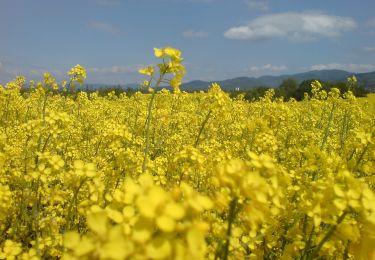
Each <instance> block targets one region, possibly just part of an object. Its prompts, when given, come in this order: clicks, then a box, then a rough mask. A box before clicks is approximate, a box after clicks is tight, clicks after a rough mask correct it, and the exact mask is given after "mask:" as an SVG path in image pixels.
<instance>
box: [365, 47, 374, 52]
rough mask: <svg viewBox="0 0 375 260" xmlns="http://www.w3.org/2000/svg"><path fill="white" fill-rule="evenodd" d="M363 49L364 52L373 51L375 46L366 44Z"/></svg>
mask: <svg viewBox="0 0 375 260" xmlns="http://www.w3.org/2000/svg"><path fill="white" fill-rule="evenodd" d="M363 50H364V51H365V52H375V47H370V46H367V47H364V48H363Z"/></svg>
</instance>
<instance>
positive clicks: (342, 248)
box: [0, 53, 375, 259]
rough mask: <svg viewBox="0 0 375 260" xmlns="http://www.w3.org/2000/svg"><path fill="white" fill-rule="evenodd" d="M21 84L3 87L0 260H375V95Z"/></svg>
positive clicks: (76, 74) (75, 75)
mask: <svg viewBox="0 0 375 260" xmlns="http://www.w3.org/2000/svg"><path fill="white" fill-rule="evenodd" d="M157 54H158V53H156V55H157ZM160 55H161V54H160ZM167 55H168V53H167ZM171 57H172V62H174V61H176V60H174V59H173V55H171ZM163 62H164V61H163ZM159 68H160V70H162V66H159ZM82 69H83V68H81V67H79V66H78V67H75V68H74V69H73V70H72V71H71V73H70V76H71V80H70V82H69V83H67V86H69V85H71V84H74V83H75V82H80V81H82V80H83V78H82V77H80V75H81V76H82V75H83V74H84V73H83V72H82ZM164 69H165V68H164ZM178 71H180V72H181V74H179V73H178ZM178 71H172V74H173V75H177V76H176V79H175V80H177V83H176V82H172V83H173V84H172V85H174V86H175V90H178V85H179V84H178V81H180V80H181V79H182V74H183V73H182V69H181V68H178ZM141 72H143V73H144V74H146V75H149V76H153V73H154V72H153V71H152V69H151V68H148V69H147V68H146V69H145V70H143V71H141ZM172 80H173V79H172ZM23 85H24V78H22V77H19V78H17V79H16V80H14V81H12V82H10V83H8V84H7V85H5V86H4V87H1V86H0V107H1V109H0V234H1V235H0V259H39V258H43V259H44V258H45V259H50V258H61V257H62V258H63V259H317V258H319V257H320V259H375V258H374V257H375V250H374V245H375V186H374V181H375V175H374V169H375V165H374V164H375V163H374V159H375V150H374V125H375V118H374V106H375V102H374V99H373V97H372V98H367V99H361V100H359V99H356V98H355V97H354V96H353V95H352V94H351V93H350V92H349V93H339V92H338V91H336V90H335V89H333V90H331V92H329V93H326V92H325V91H324V90H322V89H321V86H320V84H319V82H314V83H313V92H312V93H313V94H312V95H310V96H305V99H304V100H303V101H301V102H295V101H293V100H291V101H289V102H283V101H282V100H280V99H275V98H274V97H273V92H272V91H269V92H267V93H266V95H265V96H264V97H263V98H262V99H261V100H259V101H255V102H247V101H245V100H243V99H242V98H241V96H239V97H237V98H236V99H230V98H229V96H228V95H227V94H226V93H224V92H223V91H222V90H221V89H220V87H219V86H218V85H216V84H213V85H212V86H211V87H210V89H209V91H208V93H195V94H187V93H184V92H180V91H175V92H174V93H170V92H168V91H165V90H163V91H161V92H157V93H156V91H154V92H152V93H150V94H140V93H137V94H135V95H134V96H132V97H127V96H126V95H121V96H119V97H118V96H115V95H113V94H109V95H108V96H106V97H100V96H98V95H97V94H96V93H93V94H87V93H85V92H80V93H78V94H71V95H68V94H64V93H61V92H57V90H58V89H59V88H61V86H60V85H57V83H56V82H55V80H54V79H53V78H52V77H51V76H50V75H49V74H45V75H44V80H43V81H42V82H32V88H31V90H30V91H28V92H25V93H22V94H21V92H20V89H21V87H22V86H23ZM63 85H65V83H64V84H63ZM145 85H146V86H147V85H148V87H151V82H150V81H147V82H145ZM65 86H66V85H65ZM150 90H151V91H153V90H152V89H150ZM371 100H372V101H371Z"/></svg>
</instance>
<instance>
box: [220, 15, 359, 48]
mask: <svg viewBox="0 0 375 260" xmlns="http://www.w3.org/2000/svg"><path fill="white" fill-rule="evenodd" d="M356 26H357V24H356V22H355V21H354V20H353V18H350V17H342V16H333V15H326V14H322V13H310V12H308V13H293V12H288V13H279V14H271V15H263V16H260V17H258V18H255V19H254V20H252V21H250V22H248V23H247V24H245V25H241V26H236V27H232V28H230V29H229V30H227V31H226V32H225V33H224V36H225V37H226V38H228V39H236V40H237V39H238V40H264V39H272V38H286V39H289V40H292V41H311V40H315V39H317V38H321V37H337V36H340V35H341V34H342V33H343V32H345V31H350V30H353V29H354V28H356Z"/></svg>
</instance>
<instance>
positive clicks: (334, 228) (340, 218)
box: [307, 211, 348, 260]
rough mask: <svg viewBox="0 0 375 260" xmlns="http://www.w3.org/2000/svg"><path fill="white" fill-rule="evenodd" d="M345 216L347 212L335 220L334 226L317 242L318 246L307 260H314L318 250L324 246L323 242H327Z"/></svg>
mask: <svg viewBox="0 0 375 260" xmlns="http://www.w3.org/2000/svg"><path fill="white" fill-rule="evenodd" d="M346 214H348V212H347V211H344V212H343V213H342V214H341V215H340V217H339V218H338V219H337V223H336V225H332V226H331V227H330V228H329V230H328V232H327V234H326V235H325V236H324V237H323V238H322V240H321V241H320V242H319V244H318V245H317V246H316V248H315V249H314V251H313V252H312V253H311V255H310V256H309V258H307V259H308V260H312V259H314V258H315V257H316V256H317V254H318V253H319V251H320V249H321V248H322V247H323V245H324V244H325V242H327V241H328V239H329V238H330V237H331V235H332V234H333V232H335V230H336V227H337V226H338V225H339V224H340V223H341V222H342V221H343V220H344V218H345V216H346Z"/></svg>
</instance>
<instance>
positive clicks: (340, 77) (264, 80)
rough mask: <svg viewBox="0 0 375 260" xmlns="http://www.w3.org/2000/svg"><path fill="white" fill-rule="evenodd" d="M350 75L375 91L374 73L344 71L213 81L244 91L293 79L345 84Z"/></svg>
mask: <svg viewBox="0 0 375 260" xmlns="http://www.w3.org/2000/svg"><path fill="white" fill-rule="evenodd" d="M352 75H355V76H356V77H357V79H358V83H359V84H360V85H363V86H364V87H365V88H366V89H368V90H370V91H375V71H373V72H368V73H351V72H348V71H344V70H313V71H309V72H304V73H297V74H291V75H280V76H262V77H258V78H255V77H238V78H233V79H227V80H221V81H215V82H217V83H218V84H219V85H220V86H221V88H222V89H225V90H235V89H236V88H239V89H240V90H246V89H250V88H254V87H259V86H264V87H274V88H276V87H278V86H280V84H281V83H282V82H283V80H285V79H289V78H292V79H295V80H296V81H297V82H298V84H299V83H301V82H302V81H304V80H309V79H317V80H320V81H326V82H327V81H328V82H346V79H347V78H348V77H350V76H352ZM211 83H212V82H209V81H201V80H194V81H190V82H187V83H183V84H182V86H181V89H184V90H205V89H207V87H208V86H209V85H210V84H211Z"/></svg>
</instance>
